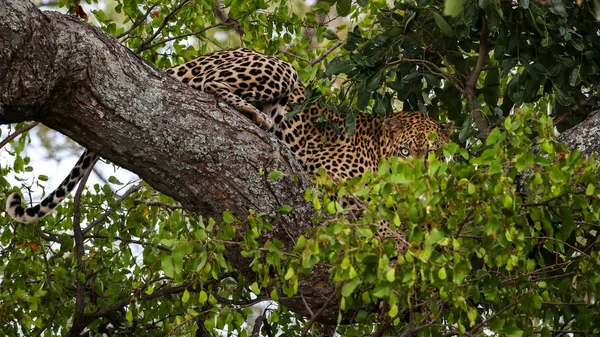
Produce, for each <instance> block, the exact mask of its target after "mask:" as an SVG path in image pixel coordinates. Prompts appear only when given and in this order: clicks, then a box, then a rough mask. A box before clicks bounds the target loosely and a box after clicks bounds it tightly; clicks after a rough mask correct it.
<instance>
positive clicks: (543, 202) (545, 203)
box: [521, 192, 583, 207]
mask: <svg viewBox="0 0 600 337" xmlns="http://www.w3.org/2000/svg"><path fill="white" fill-rule="evenodd" d="M570 194H583V192H567V193H561V194H559V195H557V196H555V197H552V198H550V199H547V200H544V201H540V202H531V203H528V202H526V203H522V204H521V207H539V206H549V204H550V202H552V201H554V200H556V199H560V198H562V197H564V196H568V195H570Z"/></svg>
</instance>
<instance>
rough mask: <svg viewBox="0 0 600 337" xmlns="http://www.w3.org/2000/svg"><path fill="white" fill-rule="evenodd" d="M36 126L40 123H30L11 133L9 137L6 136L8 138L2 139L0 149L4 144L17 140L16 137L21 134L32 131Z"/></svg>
mask: <svg viewBox="0 0 600 337" xmlns="http://www.w3.org/2000/svg"><path fill="white" fill-rule="evenodd" d="M38 124H40V122H31V123H29V124H27V125H25V126H23V127H22V128H19V129H18V130H16V131H15V132H13V133H11V134H10V135H8V137H6V138H4V140H3V141H2V142H0V149H1V148H3V147H4V146H5V145H6V144H8V143H9V142H10V141H11V140H13V139H15V138H17V136H18V135H20V134H22V133H23V132H25V131H29V130H31V129H33V128H34V127H35V126H36V125H38Z"/></svg>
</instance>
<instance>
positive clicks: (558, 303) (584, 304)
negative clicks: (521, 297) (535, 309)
mask: <svg viewBox="0 0 600 337" xmlns="http://www.w3.org/2000/svg"><path fill="white" fill-rule="evenodd" d="M542 305H557V306H561V305H562V306H568V307H596V306H597V305H596V304H593V303H586V302H542Z"/></svg>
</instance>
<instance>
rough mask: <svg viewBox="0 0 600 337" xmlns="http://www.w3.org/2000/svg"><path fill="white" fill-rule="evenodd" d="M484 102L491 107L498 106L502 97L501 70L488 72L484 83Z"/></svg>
mask: <svg viewBox="0 0 600 337" xmlns="http://www.w3.org/2000/svg"><path fill="white" fill-rule="evenodd" d="M482 93H483V100H484V101H485V104H487V105H488V106H489V107H494V106H496V105H498V98H499V97H500V69H490V70H488V71H487V74H486V76H485V81H484V83H483V90H482Z"/></svg>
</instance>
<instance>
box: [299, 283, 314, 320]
mask: <svg viewBox="0 0 600 337" xmlns="http://www.w3.org/2000/svg"><path fill="white" fill-rule="evenodd" d="M300 298H302V303H304V308H305V309H306V310H307V311H308V314H309V315H310V317H313V316H314V314H313V312H312V310H311V309H310V306H309V305H308V303H306V298H304V294H303V293H302V289H300Z"/></svg>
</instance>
